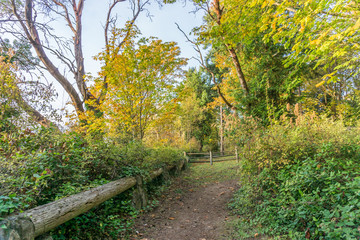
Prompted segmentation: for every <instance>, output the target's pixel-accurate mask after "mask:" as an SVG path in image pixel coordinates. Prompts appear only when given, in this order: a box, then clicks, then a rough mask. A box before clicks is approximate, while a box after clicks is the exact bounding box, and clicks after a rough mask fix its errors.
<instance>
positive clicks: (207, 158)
mask: <svg viewBox="0 0 360 240" xmlns="http://www.w3.org/2000/svg"><path fill="white" fill-rule="evenodd" d="M184 156H185V158H186V159H187V161H188V162H190V163H207V162H209V163H210V165H213V163H214V162H223V161H233V160H236V161H238V162H239V154H238V151H237V148H236V149H235V151H233V152H229V151H228V152H212V151H210V152H202V153H190V152H189V153H188V152H184Z"/></svg>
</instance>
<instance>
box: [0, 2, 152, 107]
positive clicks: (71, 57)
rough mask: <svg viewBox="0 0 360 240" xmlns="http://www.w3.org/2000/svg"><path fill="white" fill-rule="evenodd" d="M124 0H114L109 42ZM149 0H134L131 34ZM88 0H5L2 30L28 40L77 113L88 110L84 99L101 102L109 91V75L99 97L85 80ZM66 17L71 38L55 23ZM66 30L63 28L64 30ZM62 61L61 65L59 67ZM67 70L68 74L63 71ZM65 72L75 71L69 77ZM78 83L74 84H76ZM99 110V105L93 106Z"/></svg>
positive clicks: (1, 7) (0, 7)
mask: <svg viewBox="0 0 360 240" xmlns="http://www.w3.org/2000/svg"><path fill="white" fill-rule="evenodd" d="M123 1H124V0H112V1H111V2H110V4H109V10H108V13H107V18H106V22H105V28H104V31H105V32H104V37H105V42H106V44H107V43H108V35H109V33H110V32H111V30H112V28H114V27H115V26H116V17H113V16H112V12H113V10H114V8H115V7H116V6H117V5H118V4H119V3H120V2H123ZM148 2H149V0H145V1H140V0H131V3H132V6H133V15H132V17H131V19H130V20H129V21H128V24H127V33H130V31H131V29H132V27H133V25H134V22H135V20H136V19H137V17H138V16H139V14H140V12H141V11H143V10H144V6H145V5H146V4H147V3H148ZM85 5H86V3H85V0H76V1H75V0H74V1H72V0H45V1H38V0H26V1H17V0H10V1H1V2H0V10H1V21H0V29H1V33H3V34H10V35H12V36H13V37H15V38H17V39H26V40H27V41H28V43H29V44H31V46H32V48H33V49H34V50H35V52H36V55H37V57H38V58H39V59H40V61H41V65H40V67H41V68H42V69H43V70H46V71H48V72H49V73H50V74H51V75H52V77H53V78H54V79H55V80H56V81H57V82H59V83H60V85H61V86H62V87H63V88H64V90H65V91H66V92H67V94H68V95H69V96H70V99H71V103H72V104H73V106H74V107H75V110H76V113H77V114H81V113H83V112H85V110H86V108H85V107H84V102H86V101H89V100H94V101H96V102H97V103H98V104H99V103H100V101H101V99H102V98H103V97H104V96H105V94H106V90H107V82H106V76H105V77H104V79H103V94H101V95H99V96H98V98H97V99H95V96H94V94H93V93H92V92H91V91H90V89H89V86H88V85H87V83H86V81H85V73H86V71H85V63H84V56H83V47H82V40H83V39H82V14H83V10H84V7H85ZM58 19H62V20H63V22H62V23H64V25H66V27H67V28H68V30H69V31H70V32H71V34H70V35H71V36H70V37H66V36H64V35H63V33H59V32H58V31H57V29H56V28H53V27H52V25H51V23H52V22H54V21H55V20H58ZM60 31H63V30H60ZM127 37H128V34H125V35H124V38H123V39H121V40H119V42H118V45H117V48H116V50H117V51H120V49H121V48H122V45H123V43H124V42H125V41H126V39H127ZM59 62H60V63H61V65H60V66H61V68H59V67H57V66H58V63H59ZM63 72H64V73H63ZM65 72H68V73H71V75H72V77H69V76H68V75H67V74H65ZM74 82H75V83H76V87H74V85H73V83H74ZM92 107H93V108H95V109H92V110H95V111H96V108H97V106H94V105H92Z"/></svg>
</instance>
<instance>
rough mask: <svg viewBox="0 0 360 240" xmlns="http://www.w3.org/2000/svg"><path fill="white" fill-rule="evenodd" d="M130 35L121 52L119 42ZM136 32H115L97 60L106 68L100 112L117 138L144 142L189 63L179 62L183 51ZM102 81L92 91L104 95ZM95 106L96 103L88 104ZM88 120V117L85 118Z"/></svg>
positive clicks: (97, 82)
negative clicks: (142, 36) (105, 87)
mask: <svg viewBox="0 0 360 240" xmlns="http://www.w3.org/2000/svg"><path fill="white" fill-rule="evenodd" d="M126 34H129V35H128V37H127V39H126V41H125V42H124V44H123V47H122V51H121V52H119V51H118V50H117V48H118V47H117V44H115V43H116V40H117V39H119V38H123V37H124V35H126ZM139 34H140V33H139V31H138V30H136V29H135V28H134V29H133V30H132V31H130V32H128V31H127V29H117V30H114V31H113V36H112V37H111V40H110V45H109V48H108V49H107V50H105V51H104V52H103V53H101V54H100V55H99V57H98V59H99V60H101V61H102V63H103V67H102V71H101V75H102V76H103V77H105V76H106V78H107V85H108V86H107V88H108V93H107V95H106V97H105V98H104V99H103V100H102V101H101V106H100V107H99V109H100V110H101V112H103V114H104V116H103V119H104V120H105V121H106V122H107V124H108V126H109V131H110V132H111V133H112V135H113V136H114V135H115V136H120V137H121V138H122V139H124V140H129V139H130V140H131V139H138V140H141V139H143V137H144V135H145V133H146V130H147V128H148V127H149V125H151V124H152V122H154V121H156V119H159V118H161V117H162V115H164V114H167V113H166V111H164V109H166V106H167V105H168V104H171V101H172V98H173V95H172V94H173V93H172V90H173V88H174V84H175V82H176V79H177V78H179V77H180V75H181V67H182V66H183V65H184V64H186V59H183V58H180V57H179V55H180V49H179V47H178V46H176V43H174V42H163V41H161V40H159V39H156V38H154V37H151V38H140V39H139V38H138V37H139ZM102 90H103V80H102V78H100V79H97V80H96V81H95V85H94V87H93V88H92V91H93V92H94V93H95V96H96V97H99V96H100V95H101V94H102ZM87 104H89V105H92V104H96V102H93V101H88V102H87ZM86 119H88V120H89V116H88V115H86Z"/></svg>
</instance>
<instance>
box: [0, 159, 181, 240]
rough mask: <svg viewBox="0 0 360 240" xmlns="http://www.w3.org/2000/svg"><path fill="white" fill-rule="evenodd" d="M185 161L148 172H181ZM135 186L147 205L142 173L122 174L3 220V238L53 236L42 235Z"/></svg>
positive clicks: (19, 239)
mask: <svg viewBox="0 0 360 240" xmlns="http://www.w3.org/2000/svg"><path fill="white" fill-rule="evenodd" d="M186 163H187V161H186V160H182V161H180V163H178V164H175V165H173V166H167V167H163V168H160V169H157V170H155V171H153V172H151V173H150V174H149V178H150V179H149V180H152V179H154V178H156V177H159V176H160V175H161V174H164V175H166V176H168V173H169V171H170V170H172V169H174V168H176V171H177V172H179V171H181V170H183V169H184V167H185V165H186ZM134 186H135V189H134V192H133V202H134V205H135V206H136V207H139V208H140V207H143V206H146V204H147V197H146V192H145V190H144V188H143V178H142V177H141V176H135V177H126V178H121V179H119V180H116V181H113V182H110V183H107V184H104V185H102V186H99V187H95V188H92V189H90V190H88V191H85V192H81V193H78V194H75V195H71V196H69V197H65V198H62V199H60V200H57V201H55V202H51V203H48V204H45V205H42V206H38V207H35V208H33V209H29V210H26V211H25V212H23V213H20V214H16V215H13V216H9V217H8V218H6V219H5V220H3V221H2V222H0V226H5V228H0V240H34V239H35V238H36V237H38V238H37V239H43V240H45V239H47V240H50V239H52V238H51V237H50V236H42V235H44V234H46V233H47V232H49V231H50V230H52V229H54V228H55V227H57V226H59V225H61V224H63V223H65V222H67V221H69V220H71V219H73V218H75V217H77V216H79V215H80V214H82V213H85V212H87V211H88V210H90V209H92V208H93V207H96V206H98V205H99V204H101V203H103V202H105V201H106V200H108V199H110V198H112V197H114V196H116V195H118V194H120V193H122V192H125V191H127V190H129V189H131V188H133V187H134Z"/></svg>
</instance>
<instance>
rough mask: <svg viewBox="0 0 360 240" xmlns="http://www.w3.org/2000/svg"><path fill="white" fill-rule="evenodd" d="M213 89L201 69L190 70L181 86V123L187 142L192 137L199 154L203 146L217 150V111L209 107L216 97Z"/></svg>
mask: <svg viewBox="0 0 360 240" xmlns="http://www.w3.org/2000/svg"><path fill="white" fill-rule="evenodd" d="M213 87H214V85H213V82H212V76H211V75H210V74H209V73H208V72H207V70H205V69H203V68H201V69H199V70H196V69H190V70H189V71H188V72H187V74H186V79H185V81H184V83H183V85H182V86H181V88H182V89H181V94H180V96H179V97H180V111H179V114H180V116H181V122H182V125H183V127H184V130H185V131H186V135H187V136H186V138H187V140H190V139H191V138H192V137H194V138H195V139H196V140H197V142H198V144H199V151H200V152H201V151H203V147H204V146H205V145H207V146H208V147H209V148H210V149H214V148H217V140H218V136H217V135H218V131H217V124H216V120H217V114H216V113H217V111H216V110H215V109H214V108H212V107H210V106H209V104H210V103H211V102H212V101H213V100H214V97H216V96H217V93H216V90H215V89H213Z"/></svg>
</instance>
